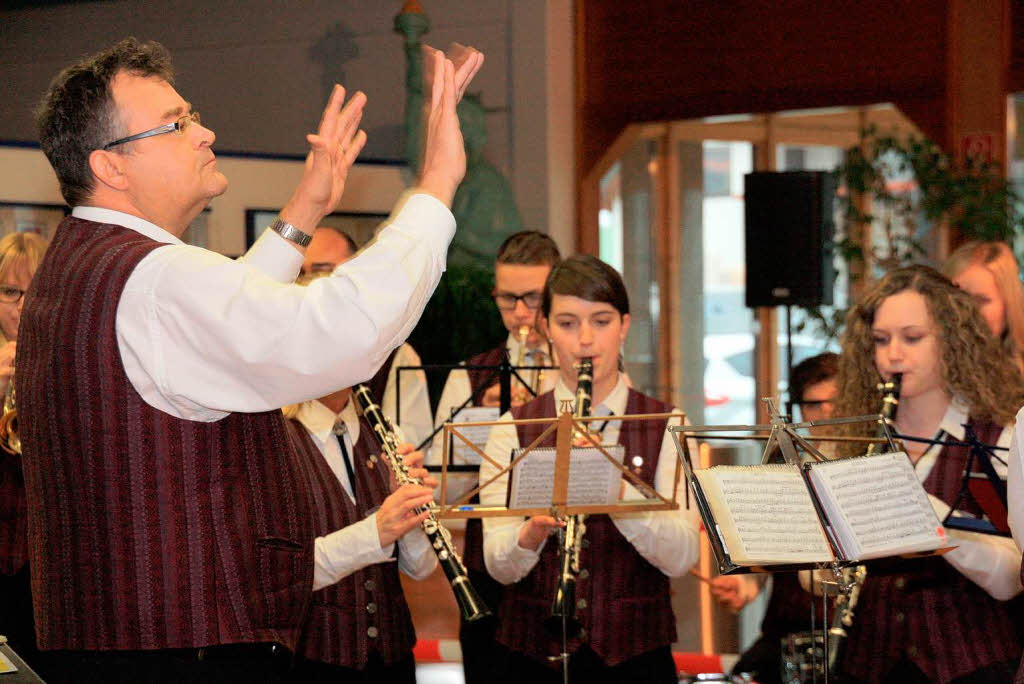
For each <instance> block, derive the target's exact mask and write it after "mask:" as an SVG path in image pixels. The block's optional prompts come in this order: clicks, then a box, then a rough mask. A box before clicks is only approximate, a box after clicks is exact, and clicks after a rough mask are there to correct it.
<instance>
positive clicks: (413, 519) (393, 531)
mask: <svg viewBox="0 0 1024 684" xmlns="http://www.w3.org/2000/svg"><path fill="white" fill-rule="evenodd" d="M433 500H434V492H433V490H431V489H429V488H427V487H421V486H420V485H414V484H407V485H402V486H401V487H399V488H398V489H397V490H396V491H395V492H394V493H393V494H391V495H390V496H389V497H388V498H386V499H384V503H382V504H381V505H380V508H378V509H377V534H378V536H379V537H380V547H381V548H382V549H383V548H386V547H387V546H388V545H390V544H393V543H395V542H396V541H398V539H399V538H401V537H403V536H405V534H406V533H407V532H409V530H412V529H415V528H417V527H419V525H420V523H422V522H423V521H424V520H426V519H427V516H428V515H430V511H429V510H424V511H422V512H421V513H416V512H415V509H416V508H419V507H420V506H427V505H428V504H429V503H430V502H431V501H433Z"/></svg>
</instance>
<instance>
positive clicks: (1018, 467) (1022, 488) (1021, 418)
mask: <svg viewBox="0 0 1024 684" xmlns="http://www.w3.org/2000/svg"><path fill="white" fill-rule="evenodd" d="M1007 466H1008V470H1009V472H1008V474H1007V479H1006V500H1007V508H1008V513H1009V517H1008V522H1009V523H1010V531H1011V532H1013V539H1014V541H1016V542H1017V548H1018V549H1020V548H1024V408H1022V409H1021V410H1020V411H1018V412H1017V418H1016V421H1015V422H1014V427H1013V437H1012V439H1011V440H1010V451H1009V455H1008V457H1007Z"/></svg>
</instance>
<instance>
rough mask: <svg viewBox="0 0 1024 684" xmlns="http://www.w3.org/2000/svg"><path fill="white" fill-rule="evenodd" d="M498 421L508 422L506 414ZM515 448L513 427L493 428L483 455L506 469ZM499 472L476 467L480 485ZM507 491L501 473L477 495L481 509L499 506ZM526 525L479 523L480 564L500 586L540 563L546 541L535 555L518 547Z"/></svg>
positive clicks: (496, 520)
mask: <svg viewBox="0 0 1024 684" xmlns="http://www.w3.org/2000/svg"><path fill="white" fill-rule="evenodd" d="M501 420H503V421H504V420H512V414H510V413H506V414H505V415H503V416H502V417H501ZM517 448H519V435H518V434H517V433H516V428H515V426H514V425H495V426H494V427H493V428H491V434H490V436H489V437H488V438H487V448H486V449H485V452H486V453H487V455H488V456H490V457H491V458H492V459H493V460H494V461H496V462H497V463H500V464H502V465H507V464H508V463H509V461H510V458H511V454H512V450H513V449H517ZM498 471H499V468H497V467H496V466H494V465H493V464H491V463H489V462H487V461H486V460H483V461H482V462H481V464H480V484H483V483H485V482H487V481H488V480H490V479H491V478H492V477H494V476H495V475H497V473H498ZM507 490H508V474H507V473H505V474H503V475H502V476H501V477H499V478H498V479H497V480H495V481H494V482H493V483H491V484H489V485H487V487H485V488H484V489H483V490H482V491H481V492H480V503H481V504H482V505H485V506H503V505H504V504H505V492H506V491H507ZM525 524H526V522H525V521H524V519H523V518H515V517H490V518H484V519H483V527H484V564H485V565H486V566H487V572H489V573H490V574H491V577H493V578H494V579H496V580H498V581H499V582H501V583H502V584H512V583H513V582H518V581H519V580H521V579H522V578H523V577H526V575H528V574H529V573H530V571H531V570H533V566H535V565H536V564H537V561H538V560H539V559H540V553H541V551H543V550H544V545H545V544H547V540H544V541H543V542H541V545H540V546H539V547H537V550H536V551H532V550H530V549H524V548H523V547H521V546H519V530H520V529H522V527H523V525H525Z"/></svg>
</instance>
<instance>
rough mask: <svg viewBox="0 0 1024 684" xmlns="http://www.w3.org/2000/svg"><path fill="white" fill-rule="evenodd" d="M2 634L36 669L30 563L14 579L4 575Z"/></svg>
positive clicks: (0, 594) (0, 599) (1, 587)
mask: <svg viewBox="0 0 1024 684" xmlns="http://www.w3.org/2000/svg"><path fill="white" fill-rule="evenodd" d="M0 634H3V635H4V636H5V637H7V645H8V646H10V647H11V649H13V650H14V652H15V653H17V654H18V657H19V658H21V659H22V660H24V661H25V662H26V663H27V664H28V665H29V666H30V667H32V668H33V669H36V666H37V665H38V663H39V649H38V648H37V647H36V623H35V620H34V619H33V617H32V584H31V582H30V580H29V576H28V564H27V563H26V564H25V565H24V566H23V567H22V568H21V570H19V571H18V572H16V573H15V574H13V575H3V574H0Z"/></svg>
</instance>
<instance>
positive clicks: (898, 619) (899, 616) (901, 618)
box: [896, 613, 907, 622]
mask: <svg viewBox="0 0 1024 684" xmlns="http://www.w3.org/2000/svg"><path fill="white" fill-rule="evenodd" d="M906 619H907V616H906V615H904V614H903V613H896V622H903V621H904V620H906Z"/></svg>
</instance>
